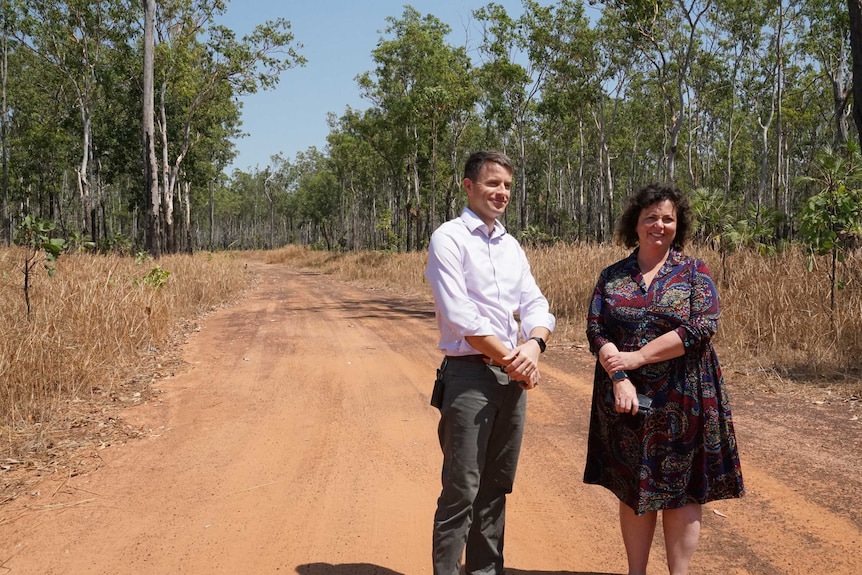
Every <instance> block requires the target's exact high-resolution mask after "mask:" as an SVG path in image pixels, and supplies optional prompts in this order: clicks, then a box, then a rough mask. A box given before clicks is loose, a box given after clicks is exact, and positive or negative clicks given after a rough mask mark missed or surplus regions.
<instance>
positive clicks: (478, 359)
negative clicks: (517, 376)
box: [446, 353, 505, 367]
mask: <svg viewBox="0 0 862 575" xmlns="http://www.w3.org/2000/svg"><path fill="white" fill-rule="evenodd" d="M446 359H448V360H450V361H467V362H470V363H484V364H485V365H490V366H491V367H505V366H503V365H500V364H499V363H497V362H496V361H494V360H493V359H491V358H490V357H488V356H487V355H483V354H481V353H476V354H473V355H447V356H446Z"/></svg>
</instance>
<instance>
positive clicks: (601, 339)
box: [587, 272, 611, 353]
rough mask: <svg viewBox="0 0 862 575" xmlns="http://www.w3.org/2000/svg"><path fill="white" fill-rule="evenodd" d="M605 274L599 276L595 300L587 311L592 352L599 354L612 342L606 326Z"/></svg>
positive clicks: (594, 293)
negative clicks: (603, 347)
mask: <svg viewBox="0 0 862 575" xmlns="http://www.w3.org/2000/svg"><path fill="white" fill-rule="evenodd" d="M605 281H606V277H605V272H602V273H601V274H600V275H599V281H598V282H596V288H595V290H593V299H592V300H591V301H590V308H589V310H588V311H587V340H588V341H589V342H590V351H591V352H593V353H598V352H599V350H600V349H601V348H602V346H604V345H605V344H606V343H608V342H610V341H611V338H610V337H609V336H608V331H607V329H606V326H605V318H604V313H603V312H604V305H605Z"/></svg>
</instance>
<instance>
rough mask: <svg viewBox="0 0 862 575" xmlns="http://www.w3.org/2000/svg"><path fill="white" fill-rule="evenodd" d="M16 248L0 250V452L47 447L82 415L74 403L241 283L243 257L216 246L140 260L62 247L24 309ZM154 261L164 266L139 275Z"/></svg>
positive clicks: (112, 387) (18, 453)
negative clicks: (65, 251)
mask: <svg viewBox="0 0 862 575" xmlns="http://www.w3.org/2000/svg"><path fill="white" fill-rule="evenodd" d="M23 255H24V253H23V252H22V251H20V250H18V249H5V250H0V414H2V420H0V433H2V436H0V453H2V454H3V455H4V456H5V457H3V458H2V459H4V460H14V461H21V460H26V459H28V457H30V456H32V455H33V454H38V453H44V452H46V451H49V450H50V449H51V448H52V447H53V446H54V445H55V444H56V443H57V442H58V441H60V440H61V438H64V437H65V436H66V435H67V433H68V431H69V428H74V427H76V426H80V425H83V424H84V420H87V419H88V418H89V417H90V415H89V414H88V413H87V408H86V407H84V406H79V404H81V403H93V402H95V403H98V402H99V401H108V402H110V401H117V397H118V396H120V395H122V392H123V390H122V389H121V388H122V386H123V385H124V384H126V383H128V382H130V381H133V380H135V379H136V378H138V379H140V378H141V377H142V374H143V372H145V371H147V370H151V369H153V365H152V364H153V362H154V361H156V359H157V358H158V356H159V355H160V353H161V352H163V351H164V348H165V347H167V346H168V344H169V343H170V341H171V339H172V338H175V337H177V335H178V334H179V333H181V332H182V331H183V328H184V327H187V326H188V324H189V322H191V321H192V320H194V318H195V317H197V316H198V315H199V314H201V313H202V312H204V311H206V310H209V309H211V308H213V307H214V306H217V305H219V304H221V303H223V302H225V301H227V300H229V299H230V298H232V297H234V296H235V295H236V294H237V293H238V292H239V291H240V290H241V289H243V288H244V287H245V286H246V285H247V283H248V278H247V274H245V273H244V272H243V267H244V264H243V263H242V262H241V261H239V260H236V259H234V258H232V257H230V256H226V255H218V256H210V255H207V254H200V255H196V256H187V255H175V256H166V257H164V258H162V259H160V260H159V261H158V262H157V263H156V262H152V261H145V262H143V263H141V264H140V265H139V264H137V263H136V262H135V260H134V259H132V258H121V257H115V256H92V255H64V256H62V257H61V258H60V259H59V261H58V262H57V266H56V267H57V272H56V274H55V275H54V277H49V276H48V274H47V273H46V272H45V271H44V270H43V269H41V268H37V272H36V275H35V277H34V278H33V279H32V284H31V286H30V298H31V306H32V310H31V314H30V317H29V318H28V317H27V313H26V307H25V300H24V294H23V284H24V281H23V274H22V272H21V269H22V261H23ZM157 266H158V268H160V269H162V270H164V271H166V272H169V275H164V276H159V274H158V273H155V272H154V275H153V276H151V279H150V280H147V279H145V278H146V276H147V275H148V274H150V273H151V272H153V270H154V269H155V270H156V272H158V268H157ZM160 277H161V280H162V281H163V282H164V283H163V285H161V286H160V287H158V284H159V283H160V280H159V278H160ZM149 380H150V378H149V377H147V378H146V381H147V382H149ZM76 411H80V413H78V414H77V417H76V415H75V412H76Z"/></svg>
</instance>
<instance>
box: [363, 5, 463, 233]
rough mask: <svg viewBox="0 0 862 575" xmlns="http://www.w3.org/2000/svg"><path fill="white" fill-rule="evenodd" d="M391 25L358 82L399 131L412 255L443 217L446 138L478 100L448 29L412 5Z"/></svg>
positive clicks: (395, 140)
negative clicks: (451, 124)
mask: <svg viewBox="0 0 862 575" xmlns="http://www.w3.org/2000/svg"><path fill="white" fill-rule="evenodd" d="M386 21H387V24H388V25H387V27H386V29H385V30H384V34H386V35H388V36H389V38H388V39H384V38H381V40H380V42H379V43H378V45H377V48H375V49H374V51H373V52H372V58H373V59H374V62H375V69H374V71H373V72H365V73H363V74H361V75H359V76H358V77H357V82H358V84H359V87H360V91H361V93H362V95H363V97H364V98H365V99H367V100H368V101H370V102H371V103H372V105H373V106H374V107H375V108H376V109H377V110H379V112H380V113H381V114H382V116H383V117H385V118H386V121H387V122H391V124H392V126H393V128H394V133H393V134H392V137H393V141H392V142H390V143H391V144H393V145H394V147H393V148H392V150H391V151H392V152H393V153H395V154H396V157H398V158H401V161H402V163H403V164H404V165H405V166H406V174H405V177H406V182H405V183H406V184H407V185H406V186H402V185H399V183H398V182H396V183H395V189H396V194H400V191H398V190H399V189H401V188H404V189H406V190H409V193H408V194H406V195H405V197H403V198H398V199H396V203H398V204H399V205H400V206H402V207H403V209H404V210H405V220H406V222H407V230H406V235H407V237H406V239H407V249H408V250H412V249H418V248H419V247H421V245H422V243H423V242H424V241H425V240H427V238H428V237H429V236H430V233H431V231H432V229H433V227H434V225H435V222H436V219H437V217H438V215H437V213H436V212H437V209H436V202H437V178H438V157H439V151H438V147H439V141H440V136H441V133H443V132H444V131H445V130H446V122H447V121H448V119H449V118H450V117H451V115H452V114H453V113H454V112H455V111H457V110H459V109H464V108H465V107H466V108H469V107H471V106H472V105H473V102H474V101H475V98H476V94H475V89H474V87H473V85H472V84H471V76H472V71H471V63H470V60H469V58H468V57H467V54H466V50H465V49H464V48H462V47H460V48H459V47H453V46H451V45H450V44H448V43H447V41H446V36H447V35H448V34H449V32H450V31H451V28H450V27H449V26H448V25H446V24H444V23H443V22H441V21H440V20H439V19H438V18H437V17H435V16H432V15H426V16H422V15H421V14H420V13H419V12H418V11H417V10H416V9H414V8H412V7H410V6H406V7H405V8H404V12H403V14H402V16H401V18H400V19H398V18H394V17H389V18H387V19H386ZM426 166H427V167H426ZM423 176H424V177H423ZM423 184H424V185H423Z"/></svg>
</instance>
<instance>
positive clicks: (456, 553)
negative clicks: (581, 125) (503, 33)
mask: <svg viewBox="0 0 862 575" xmlns="http://www.w3.org/2000/svg"><path fill="white" fill-rule="evenodd" d="M513 171H514V169H513V166H512V162H511V160H509V158H507V157H506V156H505V155H504V154H502V153H499V152H476V153H474V154H473V155H471V156H470V158H469V159H468V160H467V163H466V165H465V167H464V181H463V185H464V190H465V191H466V192H467V205H468V207H467V208H466V209H465V210H464V211H463V212H462V213H461V216H460V217H458V218H456V219H454V220H451V221H448V222H446V223H444V224H443V225H441V226H440V227H439V228H438V229H437V230H436V231H435V232H434V234H433V235H432V236H431V244H430V246H429V249H428V266H427V269H426V270H425V277H426V278H428V281H429V282H430V284H431V290H432V291H433V293H434V302H435V312H436V317H437V325H438V327H439V329H440V344H439V346H438V347H439V349H441V350H443V353H444V354H445V355H446V357H445V359H444V360H443V363H442V364H441V366H440V369H439V370H438V377H437V382H436V383H435V386H434V393H433V395H432V404H433V405H434V406H435V407H438V408H439V409H440V424H439V427H438V436H439V439H440V447H441V449H442V450H443V472H442V483H443V489H442V491H441V493H440V498H439V499H438V500H437V512H436V513H435V515H434V538H433V561H434V575H458V574H459V573H460V567H461V555H462V553H463V552H464V550H465V547H466V561H465V566H466V570H467V574H468V575H502V574H503V530H504V523H505V511H506V495H507V494H509V493H511V492H512V484H513V482H514V479H515V468H516V467H517V464H518V455H519V453H520V448H521V438H522V436H523V431H524V418H525V414H526V401H527V396H526V393H525V391H526V390H529V389H533V388H534V387H536V385H537V384H538V383H539V369H538V363H539V355H540V354H541V353H542V352H543V351H545V344H546V342H547V340H548V338H549V337H550V335H551V332H552V331H553V329H554V325H555V323H556V320H555V318H554V316H553V315H551V314H550V313H549V311H548V301H547V300H546V299H545V297H544V296H543V295H542V292H541V291H540V290H539V288H538V286H537V285H536V281H535V280H534V279H533V275H532V273H531V272H530V265H529V263H528V262H527V258H526V255H525V254H524V251H523V250H522V249H521V246H520V245H519V244H518V241H517V240H516V239H515V238H513V237H512V236H510V235H508V234H507V233H506V229H505V228H504V227H503V225H502V224H501V223H500V222H499V221H497V218H498V217H499V216H501V215H503V212H504V211H505V209H506V205H507V204H508V203H509V196H510V191H511V187H512V173H513ZM516 313H517V318H516V316H515V314H516ZM519 336H520V339H519Z"/></svg>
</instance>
